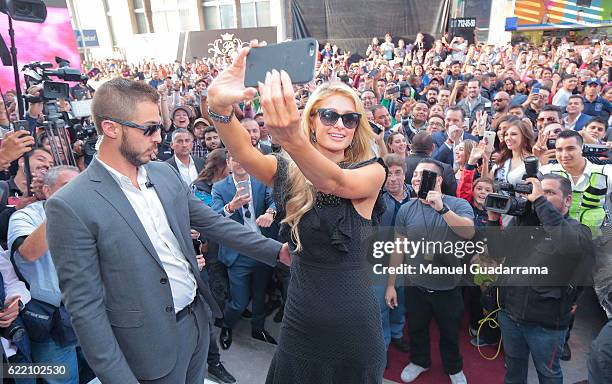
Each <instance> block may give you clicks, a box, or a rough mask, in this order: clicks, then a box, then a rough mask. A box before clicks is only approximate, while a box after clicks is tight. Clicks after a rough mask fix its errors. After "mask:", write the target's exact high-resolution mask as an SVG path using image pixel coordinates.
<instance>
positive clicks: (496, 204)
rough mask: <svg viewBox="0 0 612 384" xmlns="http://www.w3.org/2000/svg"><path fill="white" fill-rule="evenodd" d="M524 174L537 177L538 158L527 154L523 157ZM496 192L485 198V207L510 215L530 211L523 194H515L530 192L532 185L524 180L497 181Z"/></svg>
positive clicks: (525, 213)
mask: <svg viewBox="0 0 612 384" xmlns="http://www.w3.org/2000/svg"><path fill="white" fill-rule="evenodd" d="M524 163H525V176H524V177H523V179H527V178H530V177H537V175H538V158H537V157H535V156H529V157H527V158H525V160H524ZM495 187H496V190H497V192H498V193H491V194H489V195H488V196H487V198H486V200H485V209H486V210H487V211H491V212H497V213H502V214H506V215H511V216H524V215H527V214H528V213H529V212H531V203H530V202H529V200H527V199H526V198H525V197H523V196H517V195H516V194H517V193H519V194H527V195H529V194H531V192H533V185H531V184H529V183H525V182H520V183H517V184H516V185H513V184H511V183H497V184H496V186H495Z"/></svg>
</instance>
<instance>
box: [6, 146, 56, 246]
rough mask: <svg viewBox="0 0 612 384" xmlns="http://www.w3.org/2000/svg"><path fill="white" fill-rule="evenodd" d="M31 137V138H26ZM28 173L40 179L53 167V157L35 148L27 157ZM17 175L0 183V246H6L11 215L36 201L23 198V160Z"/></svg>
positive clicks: (25, 182) (25, 187) (24, 177)
mask: <svg viewBox="0 0 612 384" xmlns="http://www.w3.org/2000/svg"><path fill="white" fill-rule="evenodd" d="M27 137H31V136H29V135H28V136H27ZM28 159H29V165H30V173H31V175H32V177H33V180H32V181H34V180H35V179H39V180H40V179H42V177H43V175H44V174H45V173H46V172H47V170H48V169H49V167H52V166H53V156H51V154H50V153H49V152H47V151H46V150H44V149H43V148H36V149H34V150H32V151H31V152H30V156H29V158H28ZM18 165H19V168H18V169H17V174H16V175H15V176H13V177H11V178H10V179H9V180H3V181H0V195H1V196H0V245H2V247H5V246H6V239H7V232H8V223H9V219H10V217H11V215H12V214H13V213H15V211H18V210H20V209H22V208H25V207H26V206H28V205H29V204H31V203H33V202H34V201H36V196H24V195H25V194H26V192H27V181H26V174H25V160H24V158H23V157H22V158H20V159H19V161H18Z"/></svg>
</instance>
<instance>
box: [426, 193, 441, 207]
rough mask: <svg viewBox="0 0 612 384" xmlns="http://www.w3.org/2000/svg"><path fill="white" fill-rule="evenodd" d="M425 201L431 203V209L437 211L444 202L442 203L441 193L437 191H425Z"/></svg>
mask: <svg viewBox="0 0 612 384" xmlns="http://www.w3.org/2000/svg"><path fill="white" fill-rule="evenodd" d="M425 201H427V203H429V205H431V207H432V208H433V209H435V210H436V211H439V210H441V209H442V207H444V203H442V194H441V193H440V192H438V191H429V192H427V197H426V198H425Z"/></svg>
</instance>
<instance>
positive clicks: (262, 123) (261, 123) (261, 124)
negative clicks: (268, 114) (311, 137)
mask: <svg viewBox="0 0 612 384" xmlns="http://www.w3.org/2000/svg"><path fill="white" fill-rule="evenodd" d="M257 125H259V126H260V127H263V126H264V125H265V123H264V122H263V121H258V122H257Z"/></svg>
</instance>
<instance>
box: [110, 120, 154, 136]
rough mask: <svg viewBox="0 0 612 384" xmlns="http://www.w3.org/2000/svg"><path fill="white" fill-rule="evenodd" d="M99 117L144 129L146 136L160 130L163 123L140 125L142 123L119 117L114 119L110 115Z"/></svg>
mask: <svg viewBox="0 0 612 384" xmlns="http://www.w3.org/2000/svg"><path fill="white" fill-rule="evenodd" d="M98 118H99V119H101V120H108V121H112V122H113V123H117V124H121V125H125V126H126V127H130V128H136V129H139V130H141V131H143V133H144V135H145V136H151V135H153V134H154V133H155V132H157V131H158V130H160V129H161V128H162V124H161V123H157V124H149V125H140V124H136V123H133V122H131V121H122V120H118V119H113V118H112V117H108V116H98Z"/></svg>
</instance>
